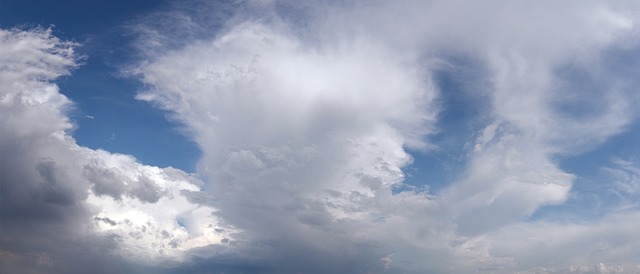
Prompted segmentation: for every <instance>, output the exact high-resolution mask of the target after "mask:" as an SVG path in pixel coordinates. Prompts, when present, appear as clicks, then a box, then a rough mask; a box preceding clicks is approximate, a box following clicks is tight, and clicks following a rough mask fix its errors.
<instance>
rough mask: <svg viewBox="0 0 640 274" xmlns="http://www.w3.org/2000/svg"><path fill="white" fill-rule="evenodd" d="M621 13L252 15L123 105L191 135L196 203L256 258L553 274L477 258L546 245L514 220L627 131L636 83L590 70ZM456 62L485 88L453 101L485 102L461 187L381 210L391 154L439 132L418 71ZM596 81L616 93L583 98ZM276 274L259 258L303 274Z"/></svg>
mask: <svg viewBox="0 0 640 274" xmlns="http://www.w3.org/2000/svg"><path fill="white" fill-rule="evenodd" d="M625 5H630V6H633V5H634V4H633V3H629V2H624V3H623V2H620V3H616V4H615V5H614V4H610V3H607V4H604V3H601V2H596V1H586V2H585V1H581V2H563V3H555V2H551V1H536V2H528V3H524V2H518V3H511V2H509V3H506V2H503V1H491V2H483V3H472V2H469V1H430V2H421V1H394V2H393V3H382V2H376V3H368V4H366V5H365V4H359V3H341V4H328V5H325V4H322V5H314V4H307V5H299V4H298V3H293V2H287V1H280V2H274V3H270V4H261V5H257V6H254V7H253V8H254V9H257V10H260V11H261V13H262V14H267V15H264V16H260V17H257V19H255V18H254V19H250V18H249V19H248V18H247V17H246V16H247V14H245V13H239V14H238V15H237V16H236V17H235V18H232V19H230V20H229V21H228V23H227V24H226V25H224V28H223V29H222V30H220V31H219V32H216V34H215V35H206V34H203V35H201V36H200V37H201V38H194V40H193V41H191V42H190V43H184V46H177V47H172V49H171V50H166V51H164V52H159V53H156V54H151V55H150V56H149V59H148V60H147V61H148V62H144V63H142V65H141V66H139V67H138V68H137V70H135V72H136V73H137V75H138V76H139V77H140V78H141V79H142V81H143V82H144V83H145V84H147V85H148V86H149V89H148V90H146V91H144V92H143V93H141V94H140V95H139V97H138V98H139V99H142V100H146V101H150V102H153V103H155V104H158V105H159V106H161V107H162V108H165V109H167V110H170V111H172V112H173V113H175V115H176V116H177V117H178V119H180V120H181V121H183V122H184V123H185V124H186V125H187V126H188V127H189V128H190V129H191V130H192V131H193V136H194V139H195V140H196V141H197V142H198V143H199V144H200V146H201V148H202V150H203V153H204V157H203V159H202V161H201V162H200V164H199V170H200V172H201V173H202V174H206V177H207V180H206V181H207V190H208V191H209V192H211V194H212V195H220V196H217V197H218V198H216V200H213V201H209V203H211V204H214V205H215V206H216V207H217V208H219V209H220V211H221V213H222V214H224V217H223V218H224V219H225V221H226V222H228V223H231V224H234V225H236V226H238V227H239V228H240V229H242V230H243V231H244V234H243V239H244V240H246V241H249V242H253V243H262V244H265V245H266V247H264V248H267V250H271V252H275V253H279V252H285V250H286V251H287V252H293V253H313V254H317V252H321V254H322V256H319V255H315V256H317V257H316V258H315V259H314V258H309V257H306V256H305V257H304V258H301V257H300V256H295V258H296V260H300V261H302V262H305V263H307V264H309V265H314V264H317V263H319V262H320V261H322V260H323V259H321V258H327V256H328V257H329V258H331V260H332V262H334V263H335V264H336V268H332V269H333V270H336V269H341V268H340V267H341V266H340V262H342V259H344V258H346V259H348V260H355V257H357V256H358V255H362V256H370V258H369V259H367V260H368V261H369V262H371V263H370V265H372V266H371V269H377V270H381V269H385V268H388V269H392V270H393V271H398V269H401V268H404V270H407V271H417V272H421V271H424V270H425V269H432V270H435V271H451V269H457V270H458V271H463V272H464V271H473V270H479V271H481V272H486V271H494V272H512V271H516V270H527V269H533V268H534V267H539V268H540V269H547V270H548V271H550V272H553V271H561V272H562V271H565V270H566V269H568V267H569V265H564V266H562V267H565V266H566V267H567V268H557V267H559V266H558V265H560V264H565V263H567V262H555V263H552V262H550V261H544V260H539V261H535V264H534V263H532V262H533V261H527V259H526V256H522V257H518V256H511V255H510V254H509V253H508V252H502V253H501V250H497V249H495V248H492V245H493V244H494V242H493V241H496V243H497V242H499V241H501V240H502V238H501V237H504V235H510V234H509V233H514V235H516V236H514V237H517V236H522V237H527V235H528V234H526V233H524V232H522V233H520V232H518V231H517V230H516V228H515V227H523V228H526V229H531V230H530V231H532V232H531V235H538V234H545V233H547V232H548V231H551V228H548V227H545V228H548V229H549V230H548V231H547V230H545V229H543V228H540V227H538V226H537V225H532V224H528V223H522V222H521V221H522V220H526V219H527V218H528V217H529V216H531V215H532V214H533V213H534V212H536V211H537V210H538V209H540V208H541V207H543V206H546V205H557V204H562V203H563V202H565V201H566V200H567V199H568V197H569V194H570V193H569V191H570V189H571V186H572V184H573V180H574V179H575V175H572V174H569V173H568V172H566V171H563V170H562V169H561V168H560V167H559V166H558V164H557V163H556V161H555V160H554V158H556V157H557V156H559V155H575V154H579V153H580V152H583V151H586V150H589V149H592V148H593V147H595V146H597V145H598V144H600V143H602V142H603V141H605V140H607V139H608V138H609V137H611V136H613V135H615V134H617V133H619V132H621V131H623V130H625V127H626V125H628V124H629V123H630V122H631V121H632V120H633V119H635V115H637V112H636V111H635V110H634V108H633V105H634V104H637V101H638V97H637V96H636V95H634V94H635V92H634V90H631V89H629V88H627V87H628V85H627V84H620V83H623V82H624V83H629V82H630V81H634V80H633V79H627V78H624V77H623V76H617V75H611V74H607V73H603V72H602V70H601V69H598V67H603V66H606V60H604V59H605V57H606V52H607V51H608V50H610V49H611V48H612V47H615V46H616V45H618V44H624V43H628V41H630V40H628V39H630V38H632V37H633V35H635V32H634V25H635V22H636V20H637V15H636V14H632V13H628V12H627V10H628V9H626V8H625ZM274 7H275V8H274ZM247 10H252V8H247ZM283 10H284V11H295V12H293V14H292V13H286V12H279V11H283ZM178 13H179V12H178ZM249 14H251V13H250V12H249ZM301 17H304V19H301ZM181 18H182V17H181ZM179 21H180V20H179ZM142 25H145V24H144V22H143V24H142ZM146 26H148V24H147V25H146ZM187 28H188V29H189V30H190V31H194V32H196V33H198V32H202V30H201V29H199V28H189V27H187ZM156 35H157V37H163V38H166V37H171V36H172V33H171V32H165V33H163V32H162V31H159V32H158V33H156ZM193 37H199V36H198V35H193ZM152 41H157V39H155V40H153V39H152ZM183 42H184V41H183ZM144 44H145V40H144V39H142V41H141V45H144ZM169 46H172V44H169ZM456 55H463V56H467V57H471V58H474V59H477V60H479V62H481V64H483V65H484V69H485V71H483V72H479V73H478V74H482V75H483V76H485V77H486V79H487V81H489V82H490V83H491V85H490V86H489V87H487V86H486V85H483V86H479V87H476V89H475V90H470V91H466V92H474V93H482V94H483V96H486V97H488V98H490V104H489V107H490V108H489V109H487V110H486V113H482V114H483V115H487V116H488V117H489V118H490V119H489V120H490V121H489V122H488V123H487V126H486V128H485V129H484V130H483V133H481V134H480V135H479V136H480V137H479V138H478V139H477V141H475V142H474V141H473V140H470V142H471V143H472V146H473V149H474V151H472V152H469V154H468V155H467V156H468V158H469V165H468V168H467V170H466V172H465V173H464V174H463V176H461V177H462V178H461V179H460V181H459V182H455V183H453V184H451V185H450V186H449V187H447V188H445V190H443V191H442V192H441V193H440V194H439V195H434V194H429V193H424V192H421V193H412V192H402V193H399V194H397V195H392V194H391V192H392V190H391V189H392V187H393V186H394V185H397V184H398V183H400V182H402V180H403V174H402V171H401V168H402V167H404V166H406V165H407V164H408V163H410V162H411V157H410V155H408V154H407V152H406V151H405V147H407V146H409V147H422V148H427V149H428V148H429V147H432V146H433V145H432V144H428V142H426V141H425V136H427V135H429V134H433V133H435V132H437V130H436V129H435V128H434V124H435V119H436V117H437V114H438V111H439V110H440V106H438V101H437V98H438V97H439V95H438V92H436V90H437V87H435V85H434V84H433V83H432V80H431V76H430V75H431V73H432V71H433V70H434V69H437V67H435V66H431V64H436V63H438V62H441V61H440V60H442V59H443V58H444V59H445V60H444V61H445V62H446V58H447V56H456ZM443 56H445V57H443ZM607 81H614V82H616V84H613V85H607V84H600V85H598V86H594V87H591V88H585V86H584V85H583V83H606V82H607ZM585 85H586V84H585ZM468 86H473V85H468ZM442 92H451V91H442ZM634 102H636V103H634ZM585 106H586V107H585ZM591 106H593V108H590V107H591ZM476 126H478V127H480V128H482V126H481V125H476ZM627 224H628V225H629V226H631V225H632V224H631V223H627ZM550 226H553V229H554V230H555V229H557V230H558V231H560V232H562V233H567V232H568V231H571V229H572V227H574V226H577V225H572V224H568V225H560V224H551V225H550ZM533 227H536V229H534V228H533ZM538 228H539V229H538ZM563 228H566V229H564V230H563ZM585 229H588V228H585ZM602 229H603V230H607V229H609V227H606V226H605V228H602ZM528 231H529V230H528ZM533 231H535V232H533ZM389 232H391V233H389ZM560 232H558V233H560ZM327 233H329V234H327ZM603 233H604V232H603ZM496 235H497V236H496ZM319 238H321V239H322V240H321V241H320V240H317V239H319ZM274 243H278V244H274ZM364 243H368V244H370V245H372V246H375V248H373V249H370V250H369V251H370V252H373V253H371V254H369V253H367V252H365V251H364V249H363V248H359V246H362V245H363V244H364ZM528 247H534V245H531V246H528ZM572 247H575V246H572ZM292 250H293V251H292ZM329 250H331V251H329ZM336 250H355V251H354V254H355V255H351V256H349V255H345V256H342V257H340V256H339V257H333V256H336V254H341V253H340V252H339V251H336ZM564 251H565V252H566V253H567V254H571V255H570V256H575V258H581V257H580V255H579V252H580V250H579V249H573V248H567V249H566V250H564ZM247 252H248V253H251V252H250V251H247ZM285 253H286V252H285ZM287 254H289V253H287ZM365 254H366V255H365ZM389 254H393V260H391V259H390V258H391V257H390V255H389ZM514 254H516V255H517V254H519V253H517V252H515V251H514ZM253 255H254V256H258V257H260V256H259V255H256V254H253ZM418 258H419V259H418ZM572 258H573V257H572ZM585 258H586V257H585ZM622 258H625V259H623V260H630V259H631V258H630V257H624V256H623V257H622ZM283 260H284V258H269V261H270V262H272V263H273V262H280V263H279V264H280V265H281V266H282V269H288V268H286V267H291V268H292V269H293V270H290V269H289V270H290V271H297V270H300V269H303V268H296V265H295V264H294V263H291V262H290V261H287V262H286V263H285V262H282V261H283ZM572 260H573V259H572ZM576 260H579V259H576ZM603 262H604V261H603ZM626 262H628V261H626ZM605 263H608V261H607V262H605ZM593 264H595V263H593ZM593 264H591V265H593ZM607 265H608V264H607ZM552 266H553V267H556V268H553V267H552ZM298 267H300V266H298ZM451 267H453V268H451ZM307 269H308V268H307ZM554 269H555V270H554ZM558 269H562V270H558ZM592 269H593V268H592ZM325 270H326V269H325ZM343 270H344V269H343ZM274 271H275V270H274Z"/></svg>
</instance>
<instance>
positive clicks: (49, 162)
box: [0, 29, 228, 273]
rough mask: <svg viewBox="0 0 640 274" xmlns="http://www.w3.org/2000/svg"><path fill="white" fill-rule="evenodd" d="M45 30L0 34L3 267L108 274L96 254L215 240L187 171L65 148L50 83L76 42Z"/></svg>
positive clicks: (117, 256) (147, 252) (60, 98)
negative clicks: (192, 194) (194, 198)
mask: <svg viewBox="0 0 640 274" xmlns="http://www.w3.org/2000/svg"><path fill="white" fill-rule="evenodd" d="M51 32H52V31H51V30H50V29H34V30H28V31H25V30H17V29H16V30H0V61H1V63H2V68H1V69H0V82H1V83H2V85H0V96H1V97H0V107H1V108H0V117H1V118H0V132H2V134H1V136H0V149H1V150H0V151H1V157H2V158H1V159H0V168H1V172H0V179H1V180H0V181H1V183H2V210H3V214H2V225H3V227H2V228H3V234H2V238H1V239H2V246H3V248H2V252H3V254H8V255H7V256H6V257H7V258H9V259H7V260H6V261H5V260H4V258H5V256H4V255H3V270H6V271H8V272H15V273H24V272H25V271H27V270H29V269H30V270H29V271H33V272H35V273H38V272H40V273H44V272H47V273H61V272H62V271H64V272H66V273H86V272H87V271H88V269H89V267H92V266H90V265H92V264H93V265H94V266H95V267H101V268H103V269H104V270H105V271H111V272H117V271H118V270H117V269H114V267H116V266H108V265H106V263H105V262H106V261H104V259H105V258H106V257H103V256H108V257H111V258H113V259H112V260H114V261H117V262H118V264H126V261H123V260H124V258H122V257H121V256H122V255H125V256H128V258H135V261H137V262H138V263H150V264H157V263H159V262H163V261H167V260H174V261H181V260H184V259H185V258H184V255H185V254H186V253H185V250H188V249H190V248H193V247H199V246H204V245H210V244H217V243H220V242H221V240H222V237H225V235H227V234H228V233H227V232H226V231H223V230H220V229H221V228H220V227H219V226H218V224H217V219H216V218H215V217H214V216H213V215H212V212H213V211H214V209H213V208H211V207H207V206H202V205H197V204H194V203H192V202H190V201H189V200H188V198H187V196H188V192H193V191H198V190H199V188H200V185H201V184H202V183H201V182H200V181H199V180H197V179H195V178H194V177H193V176H192V175H189V174H186V173H184V172H182V171H179V170H176V169H173V168H165V169H160V168H157V167H151V166H145V165H142V164H140V163H138V162H137V161H136V160H135V159H134V158H132V157H130V156H125V155H119V154H111V153H108V152H106V151H100V150H98V151H95V150H91V149H88V148H84V147H80V146H78V145H77V144H75V141H74V140H73V139H72V138H71V137H70V136H69V133H68V132H69V131H70V130H71V129H72V128H73V126H72V124H71V122H70V121H69V119H68V118H67V116H66V113H67V111H68V110H69V109H70V108H71V107H72V103H71V102H70V101H69V100H68V99H67V97H65V96H64V95H62V94H61V93H60V92H59V89H58V86H57V85H56V84H54V83H53V81H54V80H55V79H56V78H58V77H60V76H64V75H69V73H70V70H71V69H74V68H76V67H77V62H76V61H77V60H76V57H75V56H76V54H75V52H74V49H75V47H77V45H76V44H74V43H69V42H64V41H61V40H59V39H58V38H56V37H54V36H53V35H52V33H51ZM168 209H170V210H168ZM216 229H217V230H216ZM34 254H37V256H35V255H34ZM29 265H35V266H36V267H29ZM110 269H111V270H110Z"/></svg>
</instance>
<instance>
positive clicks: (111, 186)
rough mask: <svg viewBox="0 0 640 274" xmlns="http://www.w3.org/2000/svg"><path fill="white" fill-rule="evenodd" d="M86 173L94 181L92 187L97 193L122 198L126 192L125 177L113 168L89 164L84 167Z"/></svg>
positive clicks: (90, 180)
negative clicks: (101, 167) (120, 175)
mask: <svg viewBox="0 0 640 274" xmlns="http://www.w3.org/2000/svg"><path fill="white" fill-rule="evenodd" d="M84 174H85V176H86V177H87V179H88V180H89V182H91V183H92V185H93V188H92V189H93V191H94V193H96V194H97V195H109V196H111V197H113V198H114V199H116V200H120V199H121V196H122V195H123V194H124V192H125V183H124V178H121V177H119V176H118V175H117V174H116V172H115V171H113V170H110V169H100V168H98V167H95V166H92V165H87V166H85V167H84Z"/></svg>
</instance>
